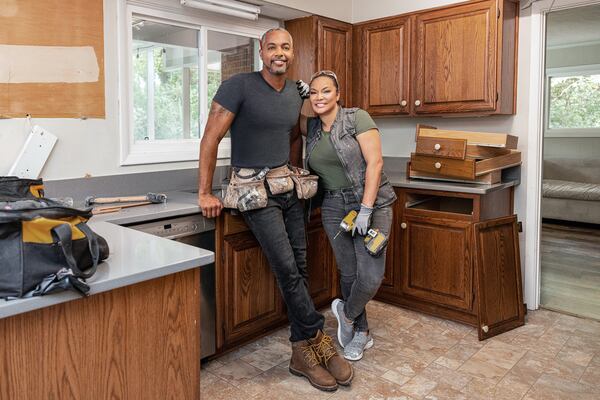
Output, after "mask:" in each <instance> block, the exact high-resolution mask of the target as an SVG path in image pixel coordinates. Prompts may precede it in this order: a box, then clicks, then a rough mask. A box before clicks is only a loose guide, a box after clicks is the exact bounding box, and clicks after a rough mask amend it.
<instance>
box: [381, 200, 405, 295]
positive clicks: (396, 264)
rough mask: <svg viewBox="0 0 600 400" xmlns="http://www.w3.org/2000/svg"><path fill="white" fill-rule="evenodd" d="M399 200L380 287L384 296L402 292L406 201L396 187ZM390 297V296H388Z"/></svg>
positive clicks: (395, 204) (396, 204) (396, 205)
mask: <svg viewBox="0 0 600 400" xmlns="http://www.w3.org/2000/svg"><path fill="white" fill-rule="evenodd" d="M395 191H396V195H397V196H398V200H396V202H395V203H394V205H393V206H392V207H393V210H394V217H393V220H392V227H391V230H390V237H389V242H388V247H387V252H386V255H385V274H384V275H383V281H382V282H381V287H380V288H379V292H378V295H379V296H384V297H385V295H391V296H392V298H393V297H394V295H397V294H398V293H400V292H401V284H402V281H401V280H400V266H401V264H402V260H401V257H400V256H401V254H402V208H403V207H402V204H403V203H404V200H403V194H402V192H401V191H400V190H399V189H395ZM388 297H389V296H388Z"/></svg>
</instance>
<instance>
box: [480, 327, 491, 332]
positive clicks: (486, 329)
mask: <svg viewBox="0 0 600 400" xmlns="http://www.w3.org/2000/svg"><path fill="white" fill-rule="evenodd" d="M481 330H482V331H483V332H485V333H488V332H489V330H490V328H489V327H488V326H487V325H483V326H482V327H481Z"/></svg>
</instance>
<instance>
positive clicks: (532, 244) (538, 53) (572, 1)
mask: <svg viewBox="0 0 600 400" xmlns="http://www.w3.org/2000/svg"><path fill="white" fill-rule="evenodd" d="M593 4H600V0H539V1H535V2H534V3H533V4H532V5H531V16H530V21H531V42H530V45H531V46H530V49H531V64H530V65H531V69H530V76H529V129H528V130H529V137H528V144H527V181H528V184H527V206H526V213H527V220H526V223H525V263H526V265H530V266H532V268H525V293H528V294H530V296H528V297H529V301H528V308H530V309H537V308H539V305H540V293H541V267H540V235H541V223H542V218H541V202H542V162H543V136H544V129H543V127H544V84H545V79H544V77H545V52H546V51H545V50H546V16H547V14H548V13H549V12H550V11H556V10H563V9H568V8H575V7H581V6H588V5H593Z"/></svg>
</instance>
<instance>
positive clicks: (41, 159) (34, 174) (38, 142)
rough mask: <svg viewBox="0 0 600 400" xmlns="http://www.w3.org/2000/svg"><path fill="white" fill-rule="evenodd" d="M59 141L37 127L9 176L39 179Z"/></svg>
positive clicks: (32, 131) (34, 128)
mask: <svg viewBox="0 0 600 400" xmlns="http://www.w3.org/2000/svg"><path fill="white" fill-rule="evenodd" d="M57 140H58V138H57V137H56V136H54V135H53V134H51V133H50V132H48V131H47V130H45V129H44V128H42V127H41V126H39V125H35V126H34V127H33V129H32V130H31V133H30V134H29V137H28V138H27V141H25V144H24V145H23V148H22V149H21V153H20V154H19V156H18V157H17V159H16V161H15V162H14V164H13V165H12V167H11V168H10V171H9V172H8V175H9V176H18V177H19V178H28V179H37V178H39V176H40V173H41V172H42V168H44V165H45V164H46V161H47V160H48V157H49V156H50V153H51V152H52V149H53V148H54V145H55V144H56V141H57Z"/></svg>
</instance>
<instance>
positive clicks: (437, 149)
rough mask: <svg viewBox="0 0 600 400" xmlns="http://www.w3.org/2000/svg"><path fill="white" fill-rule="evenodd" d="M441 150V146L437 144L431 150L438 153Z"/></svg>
mask: <svg viewBox="0 0 600 400" xmlns="http://www.w3.org/2000/svg"><path fill="white" fill-rule="evenodd" d="M441 148H442V145H441V144H439V143H436V144H435V145H434V146H433V149H434V150H435V151H439V150H440V149H441Z"/></svg>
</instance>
